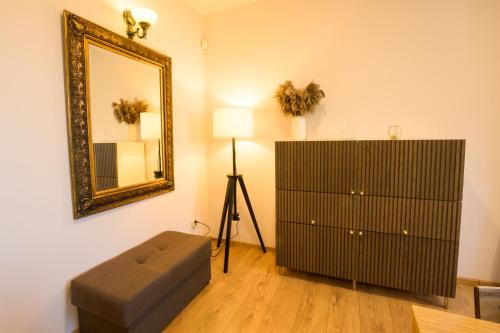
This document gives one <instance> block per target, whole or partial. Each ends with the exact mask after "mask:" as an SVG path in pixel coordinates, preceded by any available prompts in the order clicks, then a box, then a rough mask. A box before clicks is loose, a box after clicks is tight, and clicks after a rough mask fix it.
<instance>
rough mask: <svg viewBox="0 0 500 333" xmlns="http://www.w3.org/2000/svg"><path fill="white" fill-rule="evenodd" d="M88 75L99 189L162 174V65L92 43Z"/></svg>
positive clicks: (141, 180)
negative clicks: (160, 66)
mask: <svg viewBox="0 0 500 333" xmlns="http://www.w3.org/2000/svg"><path fill="white" fill-rule="evenodd" d="M88 76H89V78H88V82H89V87H88V88H89V92H90V97H89V105H90V120H91V122H90V124H91V125H90V135H91V142H92V148H93V154H92V156H91V160H93V180H94V184H95V187H94V188H95V192H101V191H107V190H113V189H118V188H122V187H126V186H132V185H138V184H143V183H148V182H151V181H154V180H155V179H159V178H162V177H163V170H164V165H163V160H164V156H163V151H164V149H162V147H163V144H164V143H163V137H164V136H163V135H162V117H161V114H162V110H161V105H162V97H161V91H162V82H161V71H160V68H159V67H158V66H156V65H155V64H153V63H149V62H146V61H142V60H140V59H137V58H132V57H130V56H128V55H127V54H125V53H123V54H121V53H117V51H115V50H110V49H108V48H106V47H105V46H101V45H97V44H94V43H89V45H88Z"/></svg>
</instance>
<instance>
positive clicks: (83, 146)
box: [63, 11, 174, 219]
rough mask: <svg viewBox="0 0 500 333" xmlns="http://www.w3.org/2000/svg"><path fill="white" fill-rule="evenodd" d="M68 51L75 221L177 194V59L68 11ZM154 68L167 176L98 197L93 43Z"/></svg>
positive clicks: (68, 93)
mask: <svg viewBox="0 0 500 333" xmlns="http://www.w3.org/2000/svg"><path fill="white" fill-rule="evenodd" d="M63 25H64V51H65V80H66V103H67V125H68V145H69V158H70V169H71V183H72V196H73V216H74V218H75V219H78V218H81V217H84V216H88V215H91V214H95V213H98V212H102V211H105V210H109V209H112V208H115V207H119V206H122V205H125V204H128V203H131V202H135V201H138V200H143V199H146V198H149V197H152V196H155V195H159V194H162V193H165V192H169V191H173V190H174V162H173V141H172V138H173V136H172V67H171V59H170V58H169V57H167V56H165V55H163V54H161V53H158V52H156V51H154V50H151V49H149V48H147V47H145V46H143V45H140V44H138V43H136V42H133V41H131V40H129V39H128V38H126V37H122V36H120V35H118V34H116V33H114V32H111V31H109V30H107V29H105V28H103V27H100V26H98V25H96V24H94V23H92V22H89V21H87V20H85V19H83V18H81V17H79V16H77V15H75V14H72V13H70V12H68V11H64V22H63ZM89 42H92V43H94V44H99V45H102V46H104V47H106V48H108V49H110V50H114V51H115V52H116V53H120V54H127V55H129V56H130V57H131V58H134V59H140V60H141V61H144V62H148V63H152V64H154V65H155V66H157V67H158V68H159V69H160V82H161V85H160V87H161V104H162V105H161V108H162V110H161V114H162V116H161V119H162V132H161V133H162V140H163V142H164V144H162V153H163V156H164V159H163V162H162V164H163V167H164V172H163V175H162V178H160V179H156V180H154V181H151V182H148V183H143V184H138V185H131V186H126V187H123V188H117V189H113V190H108V191H105V192H97V191H96V189H95V181H94V179H93V169H92V168H93V164H92V163H93V154H92V151H93V148H92V140H91V135H90V133H91V127H90V125H91V124H90V109H89V105H90V103H89V101H90V100H89V98H90V96H89V91H88V89H89V88H88V87H89V82H88V77H89V76H88V74H89V68H87V67H88V65H87V61H86V56H87V52H88V50H87V44H88V43H89Z"/></svg>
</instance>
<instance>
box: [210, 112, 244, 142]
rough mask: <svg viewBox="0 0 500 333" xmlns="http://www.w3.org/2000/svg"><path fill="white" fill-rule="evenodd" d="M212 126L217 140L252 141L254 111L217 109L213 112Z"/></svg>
mask: <svg viewBox="0 0 500 333" xmlns="http://www.w3.org/2000/svg"><path fill="white" fill-rule="evenodd" d="M212 126H213V136H214V137H215V138H236V139H250V138H252V137H253V110H252V109H247V108H223V109H216V110H214V112H213V119H212Z"/></svg>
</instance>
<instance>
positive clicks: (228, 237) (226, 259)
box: [224, 178, 236, 273]
mask: <svg viewBox="0 0 500 333" xmlns="http://www.w3.org/2000/svg"><path fill="white" fill-rule="evenodd" d="M229 187H230V189H229V192H230V193H229V202H228V212H227V227H226V248H225V249H224V250H225V253H224V273H227V271H228V269H229V247H230V242H231V224H232V222H233V215H232V214H231V210H232V209H233V199H234V196H233V194H234V190H235V188H236V179H234V178H231V179H230V181H229Z"/></svg>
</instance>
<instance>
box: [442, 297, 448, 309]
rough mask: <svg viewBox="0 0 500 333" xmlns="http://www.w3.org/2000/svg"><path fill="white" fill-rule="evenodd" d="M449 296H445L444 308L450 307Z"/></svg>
mask: <svg viewBox="0 0 500 333" xmlns="http://www.w3.org/2000/svg"><path fill="white" fill-rule="evenodd" d="M448 303H449V298H448V297H445V298H444V302H443V308H445V309H448Z"/></svg>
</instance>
